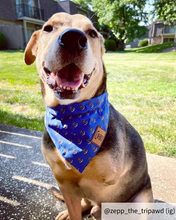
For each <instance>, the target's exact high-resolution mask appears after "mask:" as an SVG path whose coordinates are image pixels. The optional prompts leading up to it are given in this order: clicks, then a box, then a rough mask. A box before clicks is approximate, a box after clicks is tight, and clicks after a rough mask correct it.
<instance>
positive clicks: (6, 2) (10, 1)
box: [0, 0, 17, 21]
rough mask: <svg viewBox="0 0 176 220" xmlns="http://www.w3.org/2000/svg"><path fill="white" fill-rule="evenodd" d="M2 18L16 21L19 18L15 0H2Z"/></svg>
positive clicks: (0, 12)
mask: <svg viewBox="0 0 176 220" xmlns="http://www.w3.org/2000/svg"><path fill="white" fill-rule="evenodd" d="M0 19H4V20H10V21H15V20H16V19H17V14H16V1H15V0H1V1H0Z"/></svg>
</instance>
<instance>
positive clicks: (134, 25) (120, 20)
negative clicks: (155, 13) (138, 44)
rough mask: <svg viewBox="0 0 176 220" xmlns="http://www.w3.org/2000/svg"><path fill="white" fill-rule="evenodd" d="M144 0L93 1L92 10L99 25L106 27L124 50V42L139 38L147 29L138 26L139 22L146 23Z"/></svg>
mask: <svg viewBox="0 0 176 220" xmlns="http://www.w3.org/2000/svg"><path fill="white" fill-rule="evenodd" d="M145 5H146V0H103V1H100V0H93V10H94V11H96V12H97V15H98V17H99V22H100V24H106V25H108V26H109V27H110V28H111V29H112V31H113V33H114V34H115V36H116V37H117V38H118V40H120V41H121V48H120V49H121V50H124V46H125V44H124V42H125V40H129V41H132V40H133V39H134V38H141V36H143V35H145V34H146V33H147V31H148V29H147V28H146V27H144V26H140V25H139V23H140V22H141V21H144V22H145V23H146V22H147V13H146V12H144V7H145Z"/></svg>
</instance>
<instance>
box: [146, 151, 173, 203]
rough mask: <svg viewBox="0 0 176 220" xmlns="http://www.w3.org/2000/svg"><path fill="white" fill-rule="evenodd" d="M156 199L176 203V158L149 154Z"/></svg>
mask: <svg viewBox="0 0 176 220" xmlns="http://www.w3.org/2000/svg"><path fill="white" fill-rule="evenodd" d="M147 161H148V169H149V174H150V177H151V181H152V188H153V193H154V199H157V200H160V201H163V202H167V203H176V159H174V158H168V157H162V156H158V155H153V154H147Z"/></svg>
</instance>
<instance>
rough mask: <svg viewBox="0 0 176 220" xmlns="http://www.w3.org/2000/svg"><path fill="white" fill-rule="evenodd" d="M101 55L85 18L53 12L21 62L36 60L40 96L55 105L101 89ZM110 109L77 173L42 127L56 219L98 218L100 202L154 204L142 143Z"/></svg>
mask: <svg viewBox="0 0 176 220" xmlns="http://www.w3.org/2000/svg"><path fill="white" fill-rule="evenodd" d="M103 54H104V40H103V37H102V36H101V35H100V34H99V33H98V32H97V30H96V29H95V28H94V27H93V25H92V23H91V21H90V20H89V19H88V18H86V17H84V16H82V15H69V14H66V13H58V14H55V15H53V16H52V17H51V18H50V19H49V21H47V22H46V23H45V24H44V26H43V28H42V30H39V31H36V32H35V33H34V34H33V35H32V37H31V40H30V42H29V43H28V45H27V48H26V51H25V58H24V60H25V63H26V64H27V65H30V64H32V63H33V62H34V61H35V59H36V65H37V69H38V73H39V76H40V79H41V88H42V95H43V99H44V101H45V103H46V105H47V106H50V107H54V108H55V107H57V106H63V105H69V104H71V103H81V102H83V101H85V100H92V99H93V98H96V97H99V96H101V95H102V94H104V93H105V92H106V72H105V68H104V65H103V61H102V56H103ZM109 112H110V113H109V125H108V129H107V133H106V135H105V139H104V140H102V144H101V146H99V147H100V148H99V150H98V152H97V154H96V155H95V156H94V157H93V159H92V160H91V161H90V163H89V164H88V166H86V168H85V170H84V171H83V172H82V173H81V172H79V171H78V170H77V169H76V168H75V167H74V166H72V164H71V163H69V161H68V160H66V159H64V157H63V156H62V155H61V153H60V151H59V150H58V149H57V148H56V147H55V144H54V143H53V141H52V140H51V137H50V135H49V134H48V131H47V129H45V131H44V136H43V144H42V152H43V155H44V157H45V159H46V161H47V162H48V164H49V165H50V167H51V169H52V172H53V175H54V177H55V179H56V181H57V184H58V186H59V189H60V191H61V193H62V195H63V197H64V200H65V202H66V205H67V208H68V211H64V212H62V213H60V214H59V215H58V217H57V218H56V219H57V220H63V219H67V220H68V219H71V220H81V213H82V212H83V211H86V210H88V209H91V214H92V215H93V216H94V217H95V218H96V219H100V215H101V203H102V202H153V195H152V190H151V182H150V178H149V175H148V170H147V162H146V154H145V149H144V146H143V142H142V140H141V138H140V136H139V134H138V133H137V131H136V130H135V129H134V128H133V127H132V126H131V125H130V124H129V122H128V121H127V120H126V119H125V118H124V117H123V116H122V115H121V114H120V113H119V112H117V111H116V110H115V109H114V108H113V106H112V105H111V104H109ZM75 127H76V126H75ZM75 129H76V128H75ZM70 132H71V130H70ZM72 133H73V131H72ZM80 135H81V134H80ZM78 138H79V137H78ZM81 162H82V161H80V163H81Z"/></svg>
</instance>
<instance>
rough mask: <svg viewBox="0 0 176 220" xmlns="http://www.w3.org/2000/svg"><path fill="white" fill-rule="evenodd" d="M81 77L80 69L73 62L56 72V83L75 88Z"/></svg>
mask: <svg viewBox="0 0 176 220" xmlns="http://www.w3.org/2000/svg"><path fill="white" fill-rule="evenodd" d="M82 78H83V74H82V71H81V70H80V69H79V67H78V66H76V65H75V64H69V65H67V66H66V67H64V68H63V69H61V70H60V71H58V72H57V73H56V81H57V84H59V85H62V86H63V87H71V88H77V87H78V86H79V85H80V83H81V81H82Z"/></svg>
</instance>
